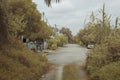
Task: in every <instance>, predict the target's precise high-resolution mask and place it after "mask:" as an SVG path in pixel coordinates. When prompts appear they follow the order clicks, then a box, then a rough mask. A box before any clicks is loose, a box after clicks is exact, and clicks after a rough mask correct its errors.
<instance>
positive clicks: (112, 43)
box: [76, 5, 120, 80]
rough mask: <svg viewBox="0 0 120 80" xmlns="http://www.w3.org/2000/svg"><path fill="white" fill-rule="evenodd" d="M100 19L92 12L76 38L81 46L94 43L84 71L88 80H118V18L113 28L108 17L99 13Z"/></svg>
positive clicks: (119, 79) (119, 54)
mask: <svg viewBox="0 0 120 80" xmlns="http://www.w3.org/2000/svg"><path fill="white" fill-rule="evenodd" d="M101 14H102V18H101V19H100V18H96V17H95V16H94V13H93V12H92V14H91V16H90V22H88V23H87V24H86V27H85V29H83V30H81V31H80V32H79V33H78V35H77V36H76V37H77V41H80V42H81V44H82V45H87V44H88V43H89V42H95V43H96V45H95V48H93V49H91V50H90V51H89V54H88V57H87V63H86V69H87V71H88V75H89V78H90V80H120V77H119V76H120V69H119V68H120V28H119V25H118V24H119V20H118V17H117V18H116V21H115V26H114V27H113V26H111V24H110V21H111V19H110V16H109V15H107V14H106V12H105V5H104V6H103V9H102V11H101Z"/></svg>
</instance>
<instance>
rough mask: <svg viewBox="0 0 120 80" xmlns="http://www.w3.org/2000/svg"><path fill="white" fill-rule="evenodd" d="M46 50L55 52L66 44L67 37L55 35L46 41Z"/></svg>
mask: <svg viewBox="0 0 120 80" xmlns="http://www.w3.org/2000/svg"><path fill="white" fill-rule="evenodd" d="M47 42H48V44H49V45H48V48H49V49H51V50H55V49H57V48H58V47H62V46H63V45H64V44H66V43H67V37H66V36H65V35H63V34H59V35H55V36H54V37H53V38H51V39H49V40H48V41H47Z"/></svg>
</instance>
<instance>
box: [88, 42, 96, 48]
mask: <svg viewBox="0 0 120 80" xmlns="http://www.w3.org/2000/svg"><path fill="white" fill-rule="evenodd" d="M94 47H95V43H89V44H88V45H87V48H88V49H92V48H94Z"/></svg>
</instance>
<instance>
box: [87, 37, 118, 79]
mask: <svg viewBox="0 0 120 80" xmlns="http://www.w3.org/2000/svg"><path fill="white" fill-rule="evenodd" d="M86 69H87V71H88V74H89V78H90V80H120V77H119V76H120V39H114V38H113V39H111V40H108V41H106V42H105V43H103V44H101V45H97V46H96V47H95V48H94V49H92V50H91V51H90V52H89V54H88V58H87V63H86Z"/></svg>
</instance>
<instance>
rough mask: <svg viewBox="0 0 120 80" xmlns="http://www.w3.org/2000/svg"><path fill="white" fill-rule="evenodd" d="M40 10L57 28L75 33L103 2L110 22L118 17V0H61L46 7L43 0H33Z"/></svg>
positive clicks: (96, 11)
mask: <svg viewBox="0 0 120 80" xmlns="http://www.w3.org/2000/svg"><path fill="white" fill-rule="evenodd" d="M33 2H35V3H36V4H37V8H38V10H39V11H40V12H45V15H46V17H47V19H48V22H49V24H50V25H52V26H54V24H56V25H57V27H58V28H61V27H68V28H70V30H71V31H72V33H73V35H75V34H76V33H77V32H78V31H79V30H80V29H81V28H83V27H84V21H85V19H89V18H88V17H89V15H90V13H91V12H92V11H93V12H95V14H96V15H97V14H98V11H99V10H100V9H101V8H102V6H103V4H104V3H105V5H106V11H107V13H109V14H111V15H112V17H111V19H112V23H114V22H113V21H114V20H115V17H117V16H118V17H120V0H62V2H61V3H59V4H56V3H53V4H52V7H47V6H46V5H45V3H44V0H33Z"/></svg>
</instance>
